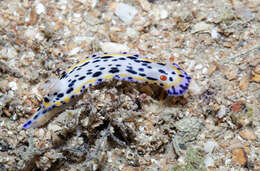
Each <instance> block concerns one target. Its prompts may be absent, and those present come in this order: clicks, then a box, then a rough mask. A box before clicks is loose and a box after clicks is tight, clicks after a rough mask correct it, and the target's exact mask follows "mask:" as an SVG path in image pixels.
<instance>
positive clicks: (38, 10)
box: [35, 3, 45, 15]
mask: <svg viewBox="0 0 260 171" xmlns="http://www.w3.org/2000/svg"><path fill="white" fill-rule="evenodd" d="M35 10H36V13H37V14H38V15H40V14H41V13H45V6H44V5H43V4H42V3H38V4H37V5H36V7H35Z"/></svg>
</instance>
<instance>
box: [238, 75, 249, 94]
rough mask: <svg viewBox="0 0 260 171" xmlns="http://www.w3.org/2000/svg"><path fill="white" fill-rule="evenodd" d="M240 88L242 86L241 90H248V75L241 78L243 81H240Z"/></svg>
mask: <svg viewBox="0 0 260 171" xmlns="http://www.w3.org/2000/svg"><path fill="white" fill-rule="evenodd" d="M239 88H240V90H242V91H247V88H248V79H247V77H246V76H244V77H243V78H242V79H241V81H240V83H239Z"/></svg>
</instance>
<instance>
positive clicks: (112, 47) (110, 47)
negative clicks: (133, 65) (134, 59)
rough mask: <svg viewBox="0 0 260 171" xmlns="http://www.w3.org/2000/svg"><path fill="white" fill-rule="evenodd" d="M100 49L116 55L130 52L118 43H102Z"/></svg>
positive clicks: (125, 46)
mask: <svg viewBox="0 0 260 171" xmlns="http://www.w3.org/2000/svg"><path fill="white" fill-rule="evenodd" d="M100 47H101V49H102V51H103V52H110V53H115V52H128V51H129V48H128V47H127V45H125V44H118V43H113V42H105V43H102V42H101V43H100Z"/></svg>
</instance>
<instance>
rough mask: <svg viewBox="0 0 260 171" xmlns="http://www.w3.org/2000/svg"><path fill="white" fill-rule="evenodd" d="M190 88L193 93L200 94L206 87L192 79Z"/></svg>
mask: <svg viewBox="0 0 260 171" xmlns="http://www.w3.org/2000/svg"><path fill="white" fill-rule="evenodd" d="M189 90H190V92H191V94H192V95H200V94H202V93H203V92H204V90H205V89H204V88H203V87H202V86H200V85H199V84H198V83H197V82H196V81H195V80H193V79H192V80H191V83H190V87H189Z"/></svg>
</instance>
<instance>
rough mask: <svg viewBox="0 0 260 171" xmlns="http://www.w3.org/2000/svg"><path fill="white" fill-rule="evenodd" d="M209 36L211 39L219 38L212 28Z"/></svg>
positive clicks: (215, 29) (215, 30)
mask: <svg viewBox="0 0 260 171" xmlns="http://www.w3.org/2000/svg"><path fill="white" fill-rule="evenodd" d="M210 34H211V37H212V39H217V38H218V37H219V34H218V31H217V28H213V29H212V30H211V33H210Z"/></svg>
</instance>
